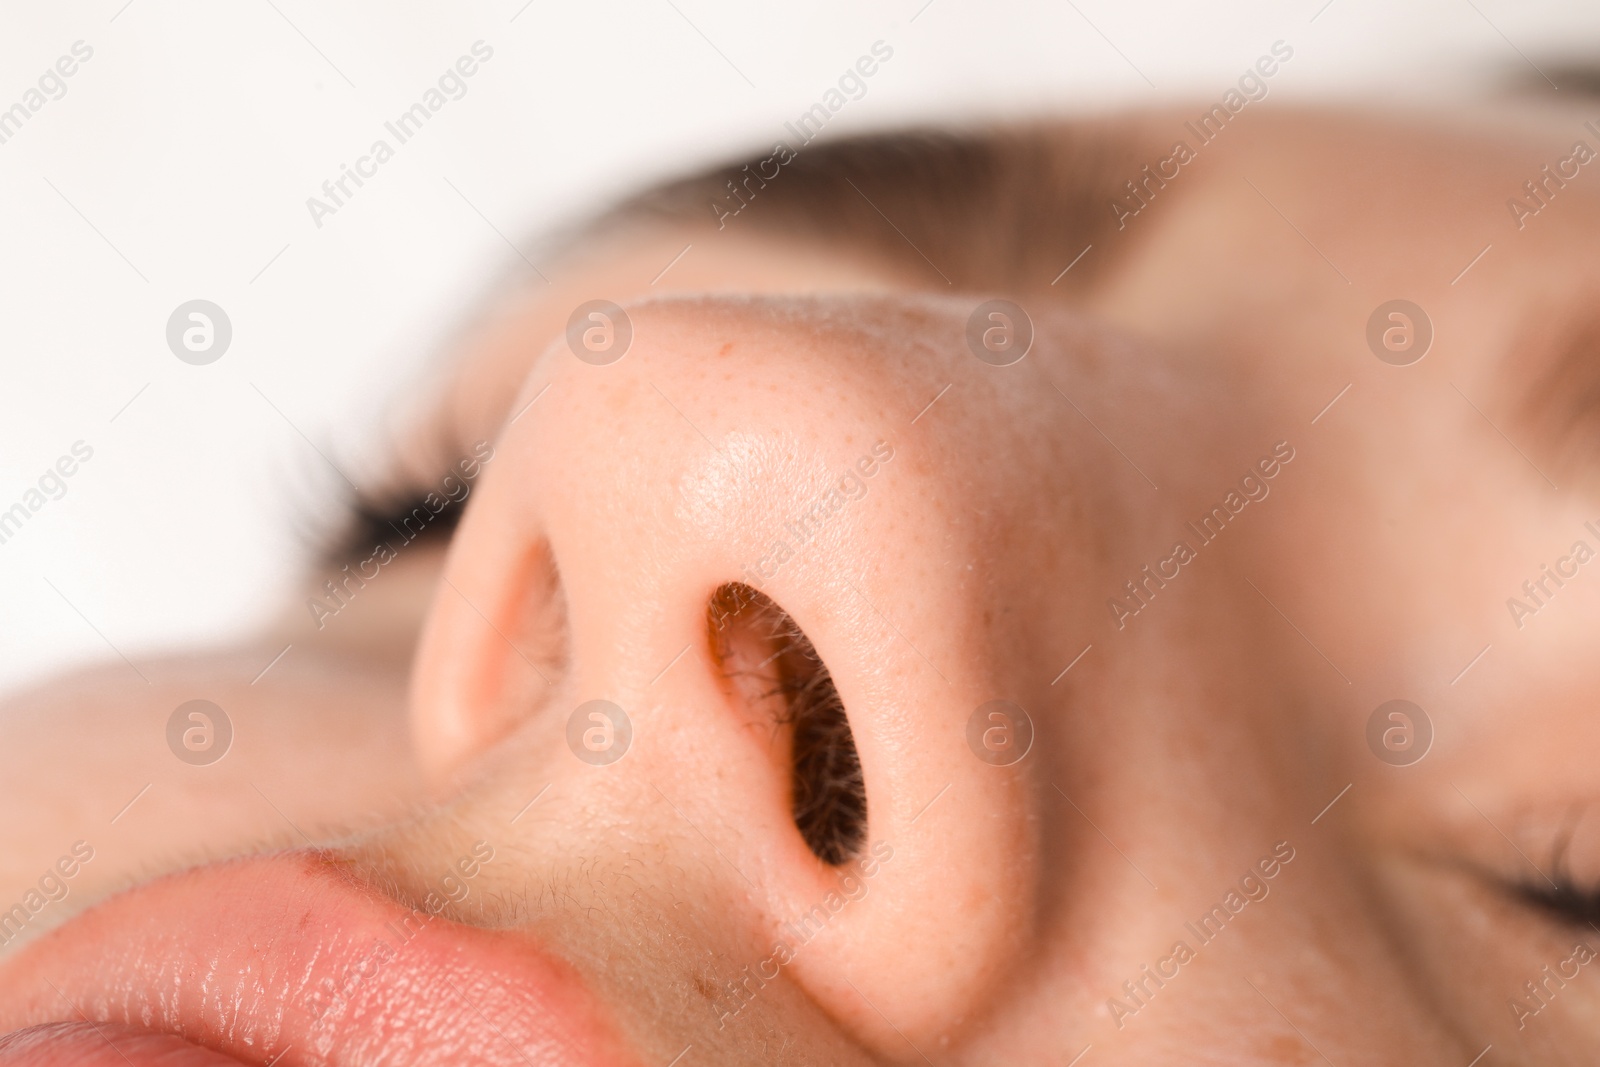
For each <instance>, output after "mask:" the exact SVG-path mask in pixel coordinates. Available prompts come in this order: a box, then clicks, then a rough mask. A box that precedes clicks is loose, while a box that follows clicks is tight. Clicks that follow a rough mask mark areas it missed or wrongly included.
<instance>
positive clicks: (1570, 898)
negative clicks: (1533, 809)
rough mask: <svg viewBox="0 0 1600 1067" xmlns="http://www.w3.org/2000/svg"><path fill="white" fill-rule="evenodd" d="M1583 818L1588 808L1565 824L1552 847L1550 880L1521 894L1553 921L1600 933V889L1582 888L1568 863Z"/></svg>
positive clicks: (1577, 811)
mask: <svg viewBox="0 0 1600 1067" xmlns="http://www.w3.org/2000/svg"><path fill="white" fill-rule="evenodd" d="M1583 815H1584V807H1583V806H1578V807H1575V808H1573V810H1572V812H1571V813H1570V814H1569V815H1568V817H1567V819H1566V820H1565V821H1564V822H1563V823H1562V826H1561V829H1560V831H1558V833H1557V835H1556V840H1555V843H1554V845H1553V846H1552V847H1551V855H1550V874H1549V876H1547V877H1544V878H1542V880H1541V881H1539V882H1531V881H1530V882H1526V883H1524V884H1523V885H1522V886H1521V887H1520V890H1521V895H1522V897H1523V899H1525V900H1526V901H1528V902H1529V903H1530V904H1532V905H1534V906H1535V907H1537V908H1539V909H1540V910H1541V911H1544V912H1546V913H1548V914H1550V915H1551V916H1552V917H1554V918H1557V919H1560V920H1562V921H1563V922H1567V923H1570V924H1572V925H1574V926H1587V927H1589V928H1590V929H1592V930H1594V931H1595V932H1596V933H1600V885H1582V884H1580V883H1579V882H1578V880H1577V878H1576V877H1574V875H1573V873H1572V869H1571V867H1570V866H1569V865H1568V862H1567V860H1568V853H1569V851H1570V850H1571V848H1572V836H1573V833H1574V832H1575V831H1576V829H1577V826H1578V822H1579V821H1580V820H1581V819H1582V818H1583ZM1540 873H1541V875H1542V874H1543V872H1540Z"/></svg>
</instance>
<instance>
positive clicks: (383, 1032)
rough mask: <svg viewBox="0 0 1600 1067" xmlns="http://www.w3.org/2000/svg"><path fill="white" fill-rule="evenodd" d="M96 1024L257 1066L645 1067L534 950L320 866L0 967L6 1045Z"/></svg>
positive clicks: (109, 916) (97, 920) (175, 880)
mask: <svg viewBox="0 0 1600 1067" xmlns="http://www.w3.org/2000/svg"><path fill="white" fill-rule="evenodd" d="M69 1002H70V1003H69ZM86 1019H87V1020H92V1021H93V1022H95V1023H99V1024H104V1023H109V1024H113V1025H114V1026H118V1027H133V1028H136V1030H139V1031H144V1032H152V1031H153V1032H158V1033H165V1034H171V1035H176V1036H177V1037H181V1038H183V1039H184V1040H185V1041H187V1042H190V1043H192V1044H194V1045H199V1046H202V1047H203V1048H206V1049H210V1050H212V1051H214V1052H219V1053H222V1054H224V1055H225V1056H230V1057H233V1059H235V1060H237V1061H239V1062H241V1063H247V1064H256V1065H262V1067H264V1065H266V1064H269V1063H270V1064H273V1067H328V1065H354V1064H369V1063H377V1062H384V1063H407V1064H417V1065H424V1064H451V1065H457V1067H465V1065H473V1067H477V1065H484V1067H488V1065H499V1064H508V1065H517V1067H544V1065H546V1064H552V1065H553V1064H562V1065H584V1067H611V1065H616V1064H624V1063H633V1062H634V1059H633V1057H631V1056H629V1055H627V1054H626V1052H625V1051H624V1046H623V1045H622V1043H621V1041H620V1039H619V1038H618V1036H617V1033H616V1031H615V1029H614V1028H613V1027H612V1025H611V1024H610V1022H609V1020H608V1019H607V1018H606V1017H605V1014H604V1013H603V1012H602V1010H601V1007H600V1004H599V1002H598V1001H597V1000H596V999H595V998H594V996H593V995H592V994H591V993H590V992H589V990H588V989H587V988H586V987H585V985H584V984H583V981H582V979H581V978H580V977H579V975H578V974H577V972H576V971H575V970H574V969H573V968H572V967H571V966H570V965H569V964H567V963H566V962H564V961H563V960H560V959H558V958H556V957H555V956H553V955H551V954H550V953H548V952H547V951H545V950H544V949H543V948H542V947H541V946H539V945H538V944H536V943H535V942H534V941H532V940H531V939H530V938H528V937H527V936H526V935H524V934H522V933H519V932H516V931H494V932H490V931H488V930H482V929H478V928H476V927H470V926H464V925H461V924H459V923H455V922H451V921H449V920H447V919H444V918H442V917H439V916H430V915H428V914H427V913H425V912H419V911H414V910H412V909H410V908H407V907H405V906H404V905H402V904H400V903H398V902H396V901H394V900H392V899H390V898H389V897H386V896H383V895H382V894H380V893H379V892H377V891H376V890H375V889H373V888H372V887H371V886H370V885H367V884H366V883H364V882H362V881H360V880H358V879H357V878H356V876H355V875H354V874H353V873H352V872H351V870H350V869H349V867H348V866H347V865H345V864H343V863H342V862H340V861H338V860H337V859H335V858H334V857H333V856H332V855H331V854H329V853H324V852H317V851H309V850H307V851H296V852H287V853H279V854H277V855H273V856H264V857H253V858H250V859H242V860H233V861H229V862H226V863H220V864H215V865H212V866H209V867H201V868H196V869H194V870H191V871H186V872H183V873H181V874H175V875H170V876H167V877H165V878H161V879H158V880H156V881H154V882H151V883H149V884H147V885H145V886H142V887H140V888H138V889H134V890H131V891H129V892H126V893H123V894H121V895H119V896H116V897H113V898H111V899H110V900H107V901H105V902H103V903H101V904H99V905H97V906H96V907H94V908H91V909H90V910H89V911H86V912H84V913H83V914H82V915H80V916H78V917H77V918H76V919H74V920H73V921H71V922H69V923H67V924H66V925H65V926H62V927H61V928H59V929H57V930H54V931H51V932H50V933H48V934H46V935H44V936H43V937H40V938H39V939H38V940H36V941H34V942H33V943H32V944H29V945H27V946H26V947H24V948H23V949H22V950H21V951H19V952H18V953H17V954H16V955H15V956H14V957H13V958H12V959H11V960H9V961H7V962H6V964H5V965H4V966H0V1034H7V1033H10V1032H11V1031H15V1030H20V1029H23V1028H26V1027H33V1026H38V1025H40V1024H46V1023H80V1024H81V1023H82V1022H83V1021H84V1020H86ZM52 1032H53V1031H48V1030H46V1031H39V1033H41V1034H45V1035H49V1034H50V1033H52ZM62 1032H63V1033H66V1031H65V1030H63V1031H62ZM116 1032H119V1033H124V1034H126V1033H128V1031H126V1030H118V1031H116ZM82 1037H83V1035H82V1033H81V1031H79V1032H78V1034H77V1038H76V1039H81V1038H82ZM71 1039H72V1038H68V1037H65V1036H64V1037H63V1039H62V1040H63V1042H66V1041H67V1040H71ZM6 1040H7V1039H3V1038H0V1050H3V1048H4V1045H5V1041H6ZM120 1044H121V1043H120V1042H119V1051H121V1048H120ZM129 1044H130V1046H135V1047H130V1048H129V1050H128V1051H130V1052H131V1053H132V1054H133V1055H138V1054H139V1052H140V1049H139V1048H138V1047H136V1046H138V1045H139V1042H137V1041H133V1042H129ZM44 1047H45V1049H49V1047H50V1046H49V1044H48V1042H46V1044H45V1046H44ZM68 1052H69V1049H68V1048H67V1047H66V1045H65V1044H63V1046H62V1047H61V1048H60V1049H59V1054H60V1056H62V1057H65V1056H66V1055H67V1054H68ZM152 1059H153V1058H152ZM127 1061H128V1062H131V1063H133V1064H134V1065H135V1067H138V1065H139V1064H140V1063H142V1062H151V1059H133V1058H131V1057H128V1059H127ZM29 1062H41V1063H48V1062H56V1056H54V1055H46V1056H44V1057H42V1058H41V1059H39V1060H29ZM72 1062H78V1061H76V1060H73V1061H72ZM91 1062H98V1061H91ZM116 1062H118V1063H122V1062H124V1057H123V1056H120V1055H119V1056H118V1057H117V1058H116ZM161 1062H170V1061H161Z"/></svg>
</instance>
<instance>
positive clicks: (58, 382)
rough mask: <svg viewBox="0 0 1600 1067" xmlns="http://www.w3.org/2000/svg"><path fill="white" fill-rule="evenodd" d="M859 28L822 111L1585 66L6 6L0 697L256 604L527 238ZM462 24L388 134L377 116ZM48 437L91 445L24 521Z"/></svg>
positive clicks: (1226, 32) (616, 25)
mask: <svg viewBox="0 0 1600 1067" xmlns="http://www.w3.org/2000/svg"><path fill="white" fill-rule="evenodd" d="M879 41H882V42H884V44H885V45H886V46H887V47H889V48H892V50H893V55H892V59H890V60H889V61H887V62H885V63H883V64H882V66H881V69H879V71H878V72H877V74H876V75H875V76H874V77H872V78H871V79H870V81H869V82H868V83H867V84H868V89H867V92H866V93H865V94H864V95H863V96H862V97H861V98H860V99H858V100H852V101H850V102H849V103H848V104H847V106H845V107H844V108H842V109H841V110H840V111H839V113H838V114H837V115H836V116H835V117H834V118H833V120H832V121H831V122H830V123H829V124H828V128H827V132H826V134H825V136H827V137H835V136H838V135H840V134H843V133H848V132H857V131H862V130H867V129H873V128H880V127H884V126H889V125H894V124H901V123H907V122H925V123H969V122H979V121H982V120H984V119H985V118H988V117H991V116H1004V117H1013V118H1014V117H1017V116H1020V115H1026V114H1034V113H1043V112H1061V111H1071V112H1084V111H1104V110H1108V109H1114V108H1117V107H1122V106H1129V105H1137V104H1142V103H1150V102H1153V101H1162V100H1171V99H1194V100H1206V101H1208V102H1209V101H1213V100H1216V99H1220V97H1221V95H1222V94H1223V93H1224V92H1225V91H1226V90H1227V89H1228V88H1230V87H1232V86H1233V85H1234V83H1235V82H1236V81H1237V80H1238V78H1239V76H1240V74H1241V73H1242V72H1243V71H1244V70H1245V69H1246V67H1247V66H1249V65H1250V64H1251V63H1253V62H1254V61H1255V60H1256V58H1257V57H1258V56H1261V55H1263V54H1265V53H1267V52H1268V50H1269V48H1270V46H1271V45H1272V44H1273V42H1275V41H1283V42H1286V43H1287V44H1288V45H1289V46H1290V47H1292V48H1293V50H1294V59H1293V61H1292V62H1291V63H1288V64H1285V65H1284V67H1283V69H1282V70H1281V71H1279V72H1278V74H1277V75H1276V76H1274V77H1273V78H1272V79H1271V80H1270V83H1269V87H1270V94H1271V95H1270V99H1272V100H1274V101H1277V102H1280V103H1281V102H1285V101H1296V102H1304V101H1308V100H1344V101H1354V102H1357V103H1361V104H1363V105H1365V106H1370V107H1377V108H1381V109H1391V110H1392V109H1395V108H1409V107H1438V106H1441V105H1443V106H1448V105H1450V104H1452V103H1454V102H1462V103H1468V102H1470V101H1472V100H1474V99H1481V98H1483V97H1485V96H1489V95H1492V94H1494V93H1496V92H1500V91H1503V89H1504V88H1505V87H1506V86H1508V85H1523V86H1527V87H1530V88H1537V89H1539V90H1540V91H1552V92H1553V91H1555V90H1554V88H1552V85H1551V83H1552V82H1555V83H1559V82H1560V81H1561V80H1562V79H1563V77H1565V76H1566V75H1564V74H1563V73H1562V72H1563V71H1565V70H1567V69H1570V68H1572V67H1575V66H1577V65H1581V64H1582V63H1583V62H1584V61H1585V60H1589V59H1592V58H1593V57H1595V56H1596V55H1600V4H1595V3H1593V2H1592V0H1583V2H1579V0H1573V2H1564V3H1563V2H1531V0H1413V2H1407V3H1404V4H1396V3H1393V2H1386V0H1271V2H1266V0H1252V2H1234V3H1229V4H1209V3H1208V4H1200V3H1192V2H1187V3H1186V2H1177V0H1136V2H1132V3H1130V2H1127V0H1055V2H1051V3H1028V2H1022V0H983V2H981V3H979V2H976V0H902V2H893V3H888V2H884V3H876V2H862V0H852V2H848V3H846V2H837V0H813V2H810V3H807V4H803V5H802V4H794V5H788V6H787V7H782V8H780V7H778V6H777V5H751V4H749V3H732V2H728V0H630V2H605V0H586V2H584V3H581V4H579V3H552V2H549V0H496V2H492V3H491V2H479V3H459V4H450V5H443V4H420V3H395V2H390V3H378V2H376V0H370V2H363V3H354V2H345V3H337V4H323V3H311V2H308V0H235V2H228V3H200V2H198V0H196V2H188V3H183V2H176V0H104V2H100V0H95V2H86V3H74V4H47V3H44V2H42V0H34V2H31V3H12V4H7V5H5V6H4V7H3V8H0V514H3V513H4V512H5V511H6V510H7V509H10V508H12V506H13V505H15V504H19V503H21V504H23V505H24V507H25V508H28V517H27V519H26V521H24V522H21V523H20V525H19V526H17V528H15V529H14V530H11V531H10V532H7V530H6V528H5V527H4V526H3V525H0V535H3V536H4V537H5V539H4V541H3V542H0V690H4V689H9V688H13V687H15V686H17V685H20V684H22V683H25V682H27V681H30V680H34V679H37V678H38V677H40V676H41V675H43V674H45V673H48V672H50V671H53V670H57V669H60V668H62V667H64V666H67V665H70V664H73V663H77V662H80V661H85V660H90V659H103V658H114V657H115V656H116V655H117V654H118V653H119V652H120V653H121V654H124V655H127V656H130V657H134V656H138V655H141V654H149V653H154V652H159V651H161V650H164V649H169V648H175V647H183V646H190V645H195V644H209V643H215V642H224V641H227V640H229V639H230V638H234V637H237V636H239V635H241V634H243V633H245V632H247V631H248V630H250V629H251V628H252V627H253V626H256V625H258V624H260V623H261V621H262V620H263V619H265V618H267V617H268V616H269V615H270V614H272V613H273V612H276V611H279V610H281V609H282V608H283V606H284V604H285V602H286V597H287V593H288V590H287V586H288V584H289V582H290V581H291V580H292V579H293V578H294V577H295V576H296V575H297V573H298V572H299V570H300V568H301V567H302V566H303V565H304V563H305V560H306V556H307V553H308V551H309V550H310V547H311V544H312V539H313V536H314V534H315V532H316V531H318V530H320V529H324V528H325V527H326V525H327V524H328V522H330V521H331V519H332V517H333V516H335V515H337V513H338V505H339V501H340V498H341V495H342V493H343V492H344V491H345V489H346V486H345V484H344V481H343V479H342V478H341V477H340V475H339V474H338V473H336V471H335V469H334V467H335V466H337V468H338V469H339V470H342V471H344V472H345V473H346V474H348V475H349V476H350V477H351V478H352V479H353V480H355V481H357V482H361V481H362V480H363V479H369V480H370V479H373V478H375V477H376V474H377V472H378V471H379V470H380V469H381V462H382V455H383V453H384V448H385V445H386V444H387V443H388V442H390V441H392V440H393V437H394V434H395V433H396V432H397V428H396V425H395V420H394V417H393V416H394V413H395V411H396V403H397V398H399V397H404V396H407V395H408V391H409V392H414V391H415V389H416V380H417V376H418V373H419V371H420V369H421V368H423V367H425V366H426V365H427V364H428V363H429V362H430V361H432V360H435V359H437V358H438V356H439V353H440V348H441V346H442V345H443V343H444V342H445V341H446V340H447V339H448V338H449V337H450V336H451V335H452V334H453V333H454V332H455V330H456V329H457V328H458V327H459V326H460V324H461V321H462V316H463V315H464V314H465V313H466V312H467V311H468V310H469V309H470V307H471V305H472V303H473V300H474V298H475V297H476V296H477V295H478V294H480V293H481V292H482V291H483V290H484V288H485V286H487V285H489V284H490V283H491V282H493V281H495V280H497V279H500V278H502V277H504V276H506V275H507V273H508V272H509V273H510V275H511V276H512V277H516V278H523V279H525V280H526V281H527V282H528V283H529V284H531V285H542V284H544V283H543V282H541V281H540V279H539V276H538V274H537V273H536V271H537V270H538V269H541V268H543V267H545V266H547V263H546V262H545V261H544V260H543V259H542V258H541V257H542V256H543V255H544V251H543V247H542V245H541V242H540V240H539V235H540V234H541V232H543V231H545V230H546V229H547V228H549V227H551V226H553V225H559V224H562V223H565V222H569V221H572V220H573V219H574V218H575V217H577V216H579V215H581V214H582V213H584V212H587V211H590V210H593V209H596V208H598V207H600V206H602V205H603V204H604V203H605V202H607V201H608V200H610V199H613V198H615V197H617V196H620V195H623V194H626V193H628V192H631V191H633V190H636V189H638V188H640V187H642V186H644V185H646V184H649V183H651V182H653V181H656V180H658V179H660V178H662V177H665V176H668V175H670V174H674V173H677V172H680V171H685V170H689V169H692V168H694V167H696V166H699V165H702V164H705V163H708V162H711V161H713V160H715V159H717V158H720V157H724V156H727V155H730V154H734V153H743V152H746V151H753V150H756V149H761V150H763V151H765V150H769V149H770V147H771V145H772V144H773V142H774V141H775V140H778V139H784V140H789V138H788V136H787V135H786V133H785V130H784V128H783V126H784V123H785V122H792V121H794V120H795V119H796V118H797V116H799V115H800V114H801V113H802V112H804V111H805V110H806V109H808V108H809V107H811V106H812V105H813V104H814V103H817V102H818V101H819V100H821V99H822V97H823V94H824V93H825V92H826V91H827V90H829V89H830V88H833V87H834V86H835V84H836V83H837V81H838V78H839V76H840V74H841V73H842V72H843V71H844V70H845V69H846V68H847V67H848V66H850V65H852V64H853V63H854V62H855V61H856V59H857V58H858V57H859V56H862V55H864V54H867V53H868V52H869V51H870V50H871V48H872V46H873V44H874V43H875V42H879ZM479 42H481V44H479ZM475 45H476V46H477V50H476V57H475V59H474V63H473V64H472V65H474V66H475V73H473V74H472V76H470V77H466V78H460V79H459V85H460V90H459V92H458V91H457V90H456V87H455V86H456V83H455V82H448V83H447V87H448V92H447V93H446V94H442V95H443V96H444V103H443V105H442V106H440V107H439V108H438V110H437V111H436V112H434V113H432V114H431V117H430V118H429V120H428V121H427V122H426V124H425V125H423V127H422V128H421V129H420V130H418V131H416V132H415V133H414V134H412V135H411V136H410V137H409V138H408V139H407V140H406V141H405V142H404V143H403V144H402V143H400V142H399V140H398V139H397V138H396V137H395V136H394V135H393V133H392V132H390V131H388V130H387V129H386V127H385V123H386V122H394V121H396V120H397V119H398V117H399V116H400V115H401V114H403V113H404V112H406V111H407V109H409V108H410V107H411V106H412V105H414V104H417V103H419V102H425V97H426V94H427V93H428V91H429V90H430V89H437V88H438V87H439V79H440V77H441V75H445V74H446V73H447V72H448V71H450V70H452V69H453V68H454V66H455V64H456V63H457V60H458V58H459V57H462V56H473V55H474V46H475ZM486 51H487V52H489V53H490V55H489V56H488V58H483V56H484V53H485V52H486ZM63 57H66V60H65V62H63ZM58 64H59V65H58ZM68 68H70V69H71V70H72V73H71V75H70V76H62V75H60V74H59V73H53V72H60V71H64V70H66V69H68ZM1575 87H1576V86H1572V87H1569V91H1570V89H1571V88H1575ZM19 108H20V110H19ZM7 109H9V110H7ZM7 115H10V118H9V119H7V117H6V116H7ZM380 138H381V139H383V140H385V141H387V142H388V143H389V144H390V146H391V147H392V148H393V149H394V155H393V158H391V159H388V160H387V161H385V162H384V163H382V164H381V165H378V166H377V167H376V173H375V174H373V175H372V176H370V177H367V178H365V179H364V182H363V184H362V185H361V186H360V187H359V188H357V187H356V186H354V184H353V183H349V182H347V186H346V188H347V189H349V190H353V193H352V195H350V196H348V197H344V196H342V195H341V197H340V200H342V201H343V202H342V203H337V204H336V203H335V202H334V201H333V200H332V199H331V198H330V197H329V196H328V194H326V193H325V192H324V190H323V183H324V182H327V181H330V180H332V181H336V180H337V179H338V178H339V177H340V176H341V174H342V173H343V168H344V167H346V166H354V165H355V164H356V163H357V160H358V159H359V158H360V157H362V156H365V155H367V154H368V152H369V151H370V146H372V144H373V142H374V141H376V140H378V139H380ZM368 169H369V170H370V169H372V167H371V166H370V165H369V166H368ZM311 197H316V198H317V199H318V200H320V201H322V203H323V204H324V205H332V206H333V207H334V210H332V211H331V212H327V211H323V210H318V211H315V212H314V211H313V210H312V209H311V208H310V207H308V204H307V200H308V198H311ZM194 300H205V301H209V302H211V303H212V304H214V305H216V306H217V307H218V308H220V309H222V312H223V313H224V314H225V315H226V317H227V321H228V323H229V324H230V325H231V338H230V339H229V341H228V343H227V346H226V349H225V350H223V351H222V353H221V355H220V357H217V358H215V359H214V360H213V361H212V362H209V363H204V364H200V365H196V364H192V363H189V362H185V361H183V360H180V359H179V358H177V357H176V356H175V355H174V351H173V349H172V348H171V347H169V343H168V321H169V319H170V318H171V317H172V316H173V313H174V311H175V310H176V309H178V308H179V307H180V305H184V304H186V303H188V302H190V301H194ZM219 336H220V335H219ZM213 344H214V346H215V347H217V348H220V345H217V344H216V342H215V341H214V342H213ZM79 442H82V444H78V443H79ZM75 445H77V449H78V451H77V456H78V458H79V459H81V457H82V455H83V453H84V452H85V451H92V456H91V458H89V459H88V460H87V461H83V462H80V463H78V465H77V466H76V468H75V471H74V473H73V474H72V475H71V476H70V477H64V478H60V479H59V484H60V485H61V486H62V487H63V488H64V492H61V493H60V494H59V496H57V495H56V488H55V486H56V481H55V480H48V482H47V489H46V491H45V492H42V493H41V494H40V497H34V498H31V502H32V503H33V504H37V503H38V501H39V499H40V498H41V497H42V498H43V500H44V503H43V505H42V506H39V507H38V508H37V510H33V509H32V508H31V507H30V506H29V502H30V498H29V497H28V493H29V491H30V490H38V488H39V482H40V478H41V477H42V476H44V475H45V472H46V471H49V470H53V469H55V468H56V464H57V462H58V460H60V459H61V457H63V456H71V455H73V450H74V446H75ZM68 466H71V464H68Z"/></svg>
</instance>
